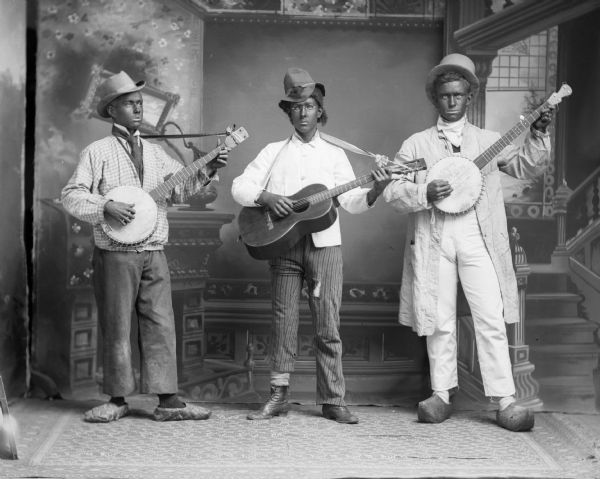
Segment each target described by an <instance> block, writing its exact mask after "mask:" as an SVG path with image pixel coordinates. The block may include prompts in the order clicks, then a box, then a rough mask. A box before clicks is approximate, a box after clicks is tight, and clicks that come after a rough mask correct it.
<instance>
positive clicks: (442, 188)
mask: <svg viewBox="0 0 600 479" xmlns="http://www.w3.org/2000/svg"><path fill="white" fill-rule="evenodd" d="M450 193H452V187H451V186H450V183H448V182H447V181H446V180H433V181H432V182H430V183H428V184H427V201H429V203H433V202H435V201H439V200H443V199H444V198H447V197H448V196H450Z"/></svg>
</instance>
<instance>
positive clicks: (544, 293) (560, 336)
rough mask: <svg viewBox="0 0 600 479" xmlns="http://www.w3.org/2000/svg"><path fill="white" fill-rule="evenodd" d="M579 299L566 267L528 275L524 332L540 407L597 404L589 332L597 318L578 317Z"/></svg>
mask: <svg viewBox="0 0 600 479" xmlns="http://www.w3.org/2000/svg"><path fill="white" fill-rule="evenodd" d="M532 266H533V267H532V269H533V271H535V270H536V268H535V265H532ZM584 299H585V298H584V297H583V295H582V294H580V292H579V291H578V289H577V288H576V286H575V285H574V284H573V282H572V281H571V280H570V277H569V275H568V274H567V273H555V272H547V273H544V272H532V273H531V275H530V276H529V281H528V286H527V293H526V312H527V313H526V320H525V337H526V339H527V344H528V345H529V359H530V361H531V362H532V363H533V364H534V365H535V371H534V372H533V378H534V379H536V380H537V381H538V383H539V385H540V391H539V397H540V399H541V400H542V401H543V402H544V407H543V408H544V410H557V411H574V412H575V411H578V412H593V411H596V408H597V407H598V398H597V394H598V392H597V391H596V388H595V385H594V377H596V378H597V376H598V373H599V371H598V353H599V351H600V345H598V344H597V343H596V341H595V332H596V330H597V329H598V328H599V326H600V324H598V323H595V322H594V321H591V320H589V319H586V318H585V317H583V314H582V312H583V310H582V303H583V301H584ZM596 380H597V379H596Z"/></svg>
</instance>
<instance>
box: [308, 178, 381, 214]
mask: <svg viewBox="0 0 600 479" xmlns="http://www.w3.org/2000/svg"><path fill="white" fill-rule="evenodd" d="M374 179H375V178H373V175H372V174H371V173H369V174H368V175H364V176H360V177H358V178H356V179H355V180H354V181H351V182H350V183H346V184H343V185H340V186H336V187H335V188H332V189H330V190H325V191H320V192H319V193H315V194H314V195H310V196H307V197H306V198H302V199H301V200H299V201H297V202H296V205H298V206H302V205H303V204H306V203H310V204H315V203H320V202H321V201H325V200H328V199H331V198H335V197H336V196H339V195H341V194H343V193H346V191H350V190H353V189H354V188H358V187H359V186H362V185H366V184H367V183H370V182H371V181H373V180H374Z"/></svg>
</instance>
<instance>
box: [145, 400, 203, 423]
mask: <svg viewBox="0 0 600 479" xmlns="http://www.w3.org/2000/svg"><path fill="white" fill-rule="evenodd" d="M210 413H211V411H210V410H208V409H206V408H203V407H202V406H198V405H196V404H186V405H185V407H177V408H170V407H168V408H167V407H157V408H156V409H155V410H154V414H153V417H154V420H155V421H201V420H203V419H208V418H209V417H210Z"/></svg>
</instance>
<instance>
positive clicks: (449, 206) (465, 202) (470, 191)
mask: <svg viewBox="0 0 600 479" xmlns="http://www.w3.org/2000/svg"><path fill="white" fill-rule="evenodd" d="M572 92H573V91H572V90H571V87H570V86H569V85H567V84H564V85H562V86H561V87H560V90H559V91H558V92H556V93H553V94H552V95H550V97H549V98H548V99H547V100H546V101H545V102H544V103H542V105H540V106H539V107H538V108H536V109H535V110H534V111H533V112H531V113H529V114H528V115H526V116H524V117H522V118H521V120H520V121H519V122H518V123H517V124H516V125H515V126H514V127H513V128H512V129H511V130H509V131H508V132H507V133H506V134H505V135H504V136H502V137H501V138H500V139H499V140H498V141H496V142H495V143H494V144H493V145H491V146H490V147H489V148H487V149H486V150H485V151H484V152H483V153H481V154H480V155H479V156H478V157H477V158H475V160H473V161H471V160H469V159H468V158H463V157H461V156H447V157H445V158H442V159H441V160H440V161H438V162H437V163H436V164H435V165H433V166H430V167H429V171H428V172H427V177H426V179H425V181H426V183H429V182H431V181H433V180H446V181H447V182H448V183H450V186H452V193H451V194H450V195H449V196H447V197H446V198H443V199H441V200H437V201H435V202H434V204H433V205H434V207H435V209H437V210H438V211H441V212H442V213H446V214H452V215H461V214H464V213H467V212H468V211H470V210H472V209H473V208H474V207H475V205H477V203H478V202H479V199H480V198H481V194H482V193H483V189H484V178H483V174H482V173H481V170H482V169H483V167H484V166H486V165H487V164H488V163H489V162H490V161H492V160H493V159H494V158H495V157H496V156H497V155H498V154H499V153H500V152H501V151H502V150H504V148H506V147H507V146H508V145H509V144H510V143H511V142H512V141H513V140H514V139H515V138H517V137H518V136H519V135H520V134H521V133H523V132H524V131H525V130H526V129H527V128H529V127H530V126H531V125H532V124H533V123H534V122H535V120H537V119H538V118H539V117H540V115H541V112H542V110H543V109H544V108H545V107H547V106H549V105H552V106H555V105H558V104H559V103H560V102H561V100H562V99H563V98H564V97H566V96H569V95H570V94H571V93H572Z"/></svg>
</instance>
